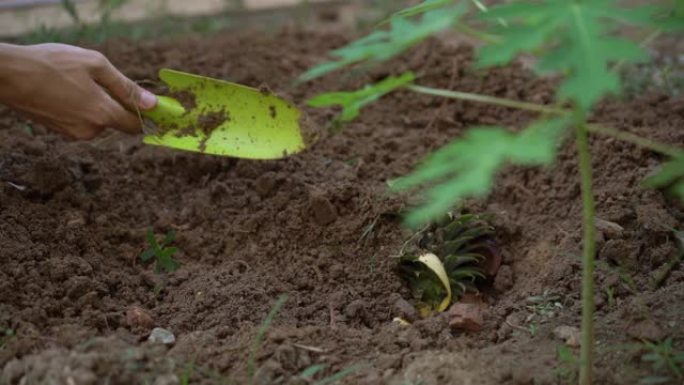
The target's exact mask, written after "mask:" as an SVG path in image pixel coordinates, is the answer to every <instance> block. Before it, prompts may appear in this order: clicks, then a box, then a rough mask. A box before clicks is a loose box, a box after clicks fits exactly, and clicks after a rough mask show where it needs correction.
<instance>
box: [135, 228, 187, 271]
mask: <svg viewBox="0 0 684 385" xmlns="http://www.w3.org/2000/svg"><path fill="white" fill-rule="evenodd" d="M174 239H176V232H175V231H173V230H171V231H169V232H168V233H166V235H165V236H164V240H163V241H162V242H161V243H158V242H157V237H156V236H155V235H154V231H152V229H150V230H148V231H147V244H148V246H149V247H148V248H147V249H146V250H145V251H143V253H142V254H140V259H141V260H142V261H143V262H149V261H151V260H152V259H153V258H154V260H155V265H154V269H155V271H156V272H157V273H160V272H161V271H162V270H163V271H165V272H167V273H171V272H174V271H176V270H178V268H179V267H180V263H179V262H178V261H176V260H174V259H173V255H174V254H176V253H177V252H178V248H177V247H173V246H169V247H167V246H168V245H169V244H171V243H172V242H173V241H174Z"/></svg>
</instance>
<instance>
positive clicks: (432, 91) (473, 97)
mask: <svg viewBox="0 0 684 385" xmlns="http://www.w3.org/2000/svg"><path fill="white" fill-rule="evenodd" d="M407 88H408V89H409V90H411V91H413V92H418V93H421V94H426V95H432V96H441V97H445V98H452V99H460V100H470V101H473V102H480V103H488V104H496V105H499V106H504V107H511V108H517V109H519V110H526V111H533V112H539V113H542V114H554V115H563V114H568V113H570V111H568V110H564V109H562V108H555V107H548V106H543V105H541V104H535V103H527V102H519V101H517V100H511V99H504V98H497V97H495V96H487V95H480V94H472V93H469V92H459V91H449V90H443V89H439V88H431V87H423V86H417V85H410V86H407Z"/></svg>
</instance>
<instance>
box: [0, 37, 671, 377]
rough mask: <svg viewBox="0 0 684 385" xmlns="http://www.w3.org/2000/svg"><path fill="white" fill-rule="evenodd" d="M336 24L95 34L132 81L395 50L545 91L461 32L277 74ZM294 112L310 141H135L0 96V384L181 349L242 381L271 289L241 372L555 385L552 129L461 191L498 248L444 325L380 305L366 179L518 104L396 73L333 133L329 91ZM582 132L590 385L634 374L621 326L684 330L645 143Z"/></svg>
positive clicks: (651, 156)
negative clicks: (288, 151) (524, 156)
mask: <svg viewBox="0 0 684 385" xmlns="http://www.w3.org/2000/svg"><path fill="white" fill-rule="evenodd" d="M346 41H348V39H347V38H346V37H344V36H340V35H339V34H333V33H326V32H315V31H306V32H304V31H299V30H293V29H285V30H283V31H282V32H279V33H277V34H275V35H268V34H266V33H260V32H249V33H247V32H242V33H237V32H228V33H224V34H219V35H216V36H213V37H202V38H199V37H197V38H186V39H185V40H180V41H174V42H155V41H147V42H135V43H131V42H126V41H112V42H109V43H107V44H105V45H103V46H100V47H97V48H98V49H100V50H101V51H102V52H103V53H105V54H106V55H107V56H108V57H109V58H110V59H111V60H112V61H113V63H114V64H115V65H116V66H118V67H119V68H121V70H122V71H123V72H124V73H125V74H127V75H128V76H130V77H131V78H133V79H136V80H155V79H157V78H156V73H157V70H158V69H159V68H162V67H169V68H176V69H180V70H184V71H188V72H192V73H199V74H203V75H207V76H211V77H217V78H223V79H228V80H231V81H234V82H238V83H244V84H247V85H251V86H254V87H259V86H261V85H264V84H265V85H267V86H268V87H269V88H270V89H272V90H273V91H275V92H278V93H281V94H284V95H287V96H289V97H291V98H292V99H293V100H296V101H298V102H301V101H303V100H305V99H306V98H307V97H310V96H313V95H315V94H317V93H320V92H323V91H329V90H340V89H353V88H355V87H359V86H361V85H362V84H364V83H366V82H373V81H377V80H380V79H382V78H383V77H385V76H386V75H389V74H390V72H389V71H390V70H391V71H392V73H399V72H400V71H403V70H409V69H410V70H413V71H415V72H416V73H417V74H419V75H420V83H421V84H424V85H428V86H436V87H441V88H450V89H454V90H459V91H466V92H479V93H483V94H488V95H493V96H500V97H508V98H514V99H519V100H524V101H530V102H535V103H547V102H550V101H551V99H552V96H553V88H552V86H551V85H550V84H549V83H548V82H547V81H545V80H539V79H537V78H535V77H534V76H533V75H532V74H530V73H529V72H528V71H526V70H525V69H523V68H522V67H520V66H513V67H509V68H504V69H497V70H494V71H491V72H477V71H475V70H472V69H471V68H470V64H471V59H472V55H473V53H472V49H471V48H470V47H467V46H460V45H458V44H456V43H453V44H452V43H446V42H441V41H437V40H431V41H428V42H426V43H424V44H422V45H420V46H418V47H416V48H415V49H413V50H411V51H410V52H409V53H407V54H406V55H405V56H404V57H402V58H400V59H398V60H396V61H394V62H392V63H390V64H388V65H383V66H382V68H380V69H375V70H373V71H372V72H371V73H369V74H365V75H361V76H359V77H350V76H345V75H344V74H337V75H331V76H328V77H327V78H325V79H323V80H320V81H316V82H313V83H310V84H305V85H303V86H300V87H297V88H291V87H290V85H291V82H292V80H293V78H295V77H296V76H297V75H298V74H300V73H302V72H303V71H305V70H306V69H307V68H309V67H310V66H312V65H314V64H317V63H319V62H321V61H322V60H323V59H324V58H325V53H326V51H328V50H329V49H332V48H336V47H339V46H341V45H342V44H344V43H345V42H346ZM308 113H309V115H310V118H311V121H312V123H313V124H314V125H315V126H316V127H318V128H319V129H320V139H319V141H318V142H317V143H316V144H315V145H314V146H313V147H312V148H311V149H310V150H309V151H306V152H305V153H302V154H300V155H297V156H292V157H289V158H287V159H283V160H279V161H267V162H256V161H245V160H234V159H228V158H218V157H211V156H203V155H199V154H190V153H182V152H174V151H171V150H166V149H162V148H156V147H148V146H144V145H142V144H140V138H135V137H128V138H123V139H120V138H119V139H117V140H116V141H100V142H98V141H95V142H87V143H74V142H69V141H67V140H64V139H62V138H61V137H59V136H57V135H54V134H51V133H47V132H46V131H45V130H43V129H41V128H40V127H34V130H33V131H34V135H30V134H29V133H28V130H27V127H28V125H27V124H28V123H27V122H26V121H25V120H22V119H21V118H19V117H17V116H16V115H15V114H14V113H12V112H10V111H8V110H3V111H2V112H0V119H1V120H0V178H1V181H2V185H1V186H0V266H2V269H0V329H2V330H4V329H12V330H13V331H14V334H15V336H13V337H8V338H5V341H4V344H3V346H2V347H1V348H0V367H1V368H2V372H1V375H0V381H1V382H2V383H3V384H20V383H21V384H38V383H48V382H49V381H53V382H49V383H55V384H100V383H109V384H151V383H154V384H160V385H161V384H176V383H178V379H179V376H181V375H183V374H184V373H185V374H189V371H188V370H187V369H188V368H193V369H194V370H193V371H192V374H191V377H190V378H191V381H190V383H204V384H210V383H211V384H213V383H222V381H223V380H224V379H226V378H229V379H230V380H231V381H232V383H238V384H242V383H247V382H248V380H249V370H248V356H249V352H250V348H251V346H252V343H253V342H254V340H255V338H256V337H257V334H258V329H259V327H260V325H261V324H262V322H263V320H264V318H265V317H266V315H267V314H268V313H269V311H270V310H271V308H272V306H273V305H274V303H275V301H276V299H277V298H278V297H279V295H281V294H287V295H288V298H287V301H286V302H285V304H284V306H283V307H282V309H281V310H280V312H279V313H278V314H277V315H276V317H275V318H274V320H273V323H272V325H271V327H270V328H269V330H268V332H267V333H266V335H265V337H264V340H263V342H262V343H261V345H260V347H259V349H258V351H257V353H256V360H255V363H256V365H255V366H256V368H255V369H256V374H255V378H254V381H255V383H259V384H270V383H285V384H305V383H309V382H308V381H309V380H305V379H303V378H301V377H298V374H299V373H300V372H301V371H302V370H304V369H306V368H308V367H310V366H311V365H313V364H323V365H325V370H323V371H321V372H319V373H318V374H316V378H323V377H325V376H328V375H332V374H334V373H337V372H339V371H341V370H344V369H345V368H349V367H352V366H354V365H359V364H360V366H357V367H356V370H355V371H354V372H353V373H352V374H351V375H350V376H348V377H346V378H345V380H343V382H344V383H349V384H397V385H400V384H418V383H420V384H423V385H428V384H532V383H535V384H555V383H564V382H566V381H568V377H564V376H563V375H562V373H561V371H559V370H558V367H559V365H561V363H559V361H558V360H557V357H556V351H557V348H558V347H559V346H561V345H563V344H565V343H566V342H569V343H570V345H574V343H573V341H564V340H563V339H562V338H559V333H558V328H559V327H561V326H563V327H566V328H565V330H569V331H570V334H572V331H573V330H575V329H573V328H575V327H579V323H580V298H579V290H580V272H581V265H580V258H579V255H580V250H581V218H580V214H581V206H580V188H579V184H578V180H579V178H578V172H577V163H576V160H575V157H574V151H575V150H574V144H573V143H572V140H569V141H567V143H566V145H565V146H564V147H563V148H562V150H561V151H560V154H559V156H558V159H557V161H556V163H555V164H554V165H552V166H550V167H548V168H544V169H536V168H535V169H528V168H513V167H512V168H508V169H506V170H505V171H503V172H502V173H501V174H500V175H499V177H498V179H497V182H496V186H495V189H494V191H493V193H492V194H491V195H490V196H489V197H488V198H486V199H484V200H481V201H475V202H469V203H468V208H469V209H470V210H472V211H477V212H487V213H493V214H495V216H494V218H495V219H494V225H495V226H496V231H497V239H498V242H499V244H500V245H501V248H502V249H503V255H504V260H503V265H502V267H501V268H500V269H499V272H498V275H497V277H496V278H495V279H494V281H493V282H492V283H490V284H489V285H487V286H486V287H483V288H482V290H483V294H482V298H483V300H484V301H485V303H486V308H485V310H484V318H483V324H482V330H481V331H479V332H467V331H463V330H458V329H452V328H450V326H449V321H450V320H449V317H448V315H447V314H444V315H440V316H436V317H432V318H429V319H425V320H417V321H416V322H414V323H413V324H412V325H411V326H401V325H399V324H397V323H394V322H392V320H393V319H394V318H395V317H397V316H403V317H407V316H408V317H410V316H411V314H410V313H411V312H412V308H411V305H409V303H411V301H412V298H411V295H410V293H409V292H408V290H407V289H406V288H405V287H404V285H403V284H402V282H401V281H400V280H399V278H398V277H397V275H396V274H395V273H394V267H395V265H396V260H395V259H394V258H393V257H395V256H396V255H397V253H398V251H399V249H400V248H401V245H402V244H403V242H404V241H405V239H406V237H407V236H408V235H410V233H408V232H407V231H406V230H405V229H403V228H402V225H401V219H400V218H399V217H398V216H397V215H396V214H397V213H398V212H399V211H400V210H402V209H403V208H405V206H406V201H405V200H404V199H403V198H400V197H396V196H391V195H389V194H387V188H386V181H387V180H389V179H392V178H395V177H397V176H400V175H403V174H406V173H407V172H409V171H410V170H412V168H413V166H414V165H416V164H417V163H418V162H419V161H420V160H421V159H422V158H423V157H424V156H425V155H426V154H427V153H429V152H430V151H431V150H434V149H436V148H438V147H439V146H441V145H443V144H445V143H446V142H447V141H449V140H450V139H451V138H454V137H456V136H458V135H460V134H462V133H463V132H464V130H465V129H466V128H467V127H469V126H472V125H491V124H497V125H506V126H509V127H513V128H521V127H523V126H524V125H525V124H526V123H527V122H529V121H530V119H532V118H534V116H533V115H530V114H528V113H522V112H517V111H513V110H510V109H506V108H502V107H496V106H489V105H480V104H472V103H465V102H460V101H444V100H442V99H438V98H431V97H426V96H421V95H416V94H411V93H407V92H398V93H395V94H392V95H390V96H387V97H385V98H384V99H383V100H382V102H380V103H376V104H374V105H372V106H369V107H368V108H366V109H365V110H364V112H363V113H362V116H361V118H360V119H358V120H357V121H354V122H352V123H349V124H347V125H346V126H345V127H344V128H343V130H341V131H340V132H338V133H333V132H331V131H330V130H328V128H329V126H330V121H331V118H332V117H333V111H330V110H309V111H308ZM595 120H596V121H599V122H603V123H605V124H606V125H610V126H612V127H615V128H619V129H623V130H627V131H630V132H634V133H637V134H641V135H646V136H650V137H652V138H655V139H658V140H660V141H663V142H668V143H682V142H684V131H683V130H682V129H681V128H682V125H683V124H684V101H682V100H681V99H679V100H673V99H670V98H668V97H665V96H662V95H658V94H649V95H644V96H642V97H640V98H638V99H637V100H634V101H630V102H624V103H617V102H611V103H607V104H605V105H603V106H601V107H600V108H599V110H598V112H597V114H596V117H595ZM591 149H592V152H593V154H594V176H595V186H596V187H595V195H596V200H597V215H598V217H600V218H601V220H602V221H604V222H605V223H604V222H602V223H603V226H600V234H599V248H598V250H599V255H598V260H599V261H600V263H599V265H598V268H597V274H596V302H597V307H598V310H597V314H596V340H597V345H596V351H597V358H596V361H595V367H596V376H597V381H596V383H599V384H627V383H637V382H638V381H639V380H640V379H641V378H643V377H645V376H648V375H652V374H653V373H652V372H651V368H650V366H649V365H647V364H645V363H642V362H641V360H640V357H641V355H642V354H643V353H644V350H643V349H642V348H640V347H639V346H640V345H635V343H636V342H639V341H640V339H652V340H662V339H664V338H666V337H672V338H673V339H674V341H675V346H678V347H679V348H681V347H682V346H681V343H682V340H684V328H683V327H682V323H681V322H682V314H684V271H682V268H681V267H679V268H677V269H675V270H674V271H673V272H672V273H671V274H670V275H669V277H668V279H667V280H666V281H665V282H664V284H663V285H662V286H661V287H660V288H659V289H657V290H653V289H651V288H650V286H649V284H650V282H651V279H652V276H653V275H654V274H655V272H656V271H657V269H658V268H660V267H661V266H662V265H663V264H665V263H666V262H667V261H668V259H669V258H670V257H671V256H672V255H673V254H674V253H677V246H676V244H675V242H674V240H673V238H672V233H671V228H676V227H679V226H680V225H681V223H682V219H683V218H684V216H683V215H682V210H681V206H678V205H677V204H676V203H675V202H672V201H668V199H667V198H666V197H665V196H664V195H663V194H662V193H660V192H658V191H653V190H644V189H642V188H641V187H640V186H639V182H640V180H641V179H642V178H643V177H645V176H646V175H648V174H649V173H650V172H652V171H653V170H654V169H656V168H657V167H658V165H659V164H661V162H662V160H663V159H662V158H661V156H659V155H657V154H655V153H652V152H648V151H645V150H641V149H638V148H635V147H634V146H632V145H629V144H625V143H622V142H619V141H615V140H611V139H606V138H598V137H597V138H592V141H591ZM606 223H608V224H606ZM371 225H372V227H369V226H371ZM149 228H154V231H155V233H156V234H158V235H161V234H163V233H166V232H167V231H169V230H175V231H176V232H177V239H176V241H175V242H174V245H175V246H177V247H179V248H180V250H181V251H180V252H179V253H178V254H177V255H176V257H177V259H178V260H179V261H180V262H181V263H182V265H181V268H180V269H179V270H177V271H176V272H174V273H170V274H161V275H157V274H155V273H154V269H153V266H151V265H147V264H142V263H141V261H140V259H139V256H140V254H141V252H142V251H143V250H144V249H145V247H146V241H145V234H146V231H147V229H149ZM617 266H622V271H623V273H624V274H619V273H618V269H617ZM625 276H629V277H631V278H632V280H633V284H632V285H631V287H630V284H628V281H629V280H625V279H621V277H625ZM531 296H537V298H538V300H537V301H536V302H531V301H530V300H529V297H531ZM132 307H136V308H132ZM132 309H134V310H132ZM131 312H132V313H131ZM127 313H128V316H127ZM131 314H132V315H131ZM153 327H162V328H165V329H167V330H169V331H171V332H172V333H173V334H174V335H175V337H176V342H175V344H173V345H172V346H165V345H160V344H152V343H149V342H147V336H148V335H149V333H150V329H151V328H153ZM554 331H556V332H555V333H554ZM561 337H562V336H561ZM563 338H564V337H563ZM570 339H571V338H570ZM571 349H575V351H576V348H574V347H572V348H571ZM190 364H192V365H190ZM674 381H676V380H672V382H671V383H675V382H674ZM228 383H230V382H228Z"/></svg>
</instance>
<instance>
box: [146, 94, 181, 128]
mask: <svg viewBox="0 0 684 385" xmlns="http://www.w3.org/2000/svg"><path fill="white" fill-rule="evenodd" d="M185 114H186V111H185V108H184V107H183V105H181V104H180V102H179V101H178V100H176V99H174V98H171V97H168V96H157V105H156V106H155V107H154V108H153V109H151V110H149V111H142V115H143V116H144V117H146V118H148V119H150V120H151V121H153V122H154V123H156V124H162V125H164V124H172V123H173V122H176V121H178V119H179V118H181V117H182V116H183V115H185Z"/></svg>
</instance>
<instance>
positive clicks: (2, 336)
mask: <svg viewBox="0 0 684 385" xmlns="http://www.w3.org/2000/svg"><path fill="white" fill-rule="evenodd" d="M14 337H15V334H14V330H12V329H4V330H2V331H0V348H2V347H4V346H5V344H6V343H7V341H9V340H10V339H12V338H14Z"/></svg>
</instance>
